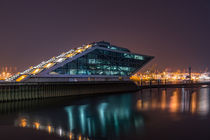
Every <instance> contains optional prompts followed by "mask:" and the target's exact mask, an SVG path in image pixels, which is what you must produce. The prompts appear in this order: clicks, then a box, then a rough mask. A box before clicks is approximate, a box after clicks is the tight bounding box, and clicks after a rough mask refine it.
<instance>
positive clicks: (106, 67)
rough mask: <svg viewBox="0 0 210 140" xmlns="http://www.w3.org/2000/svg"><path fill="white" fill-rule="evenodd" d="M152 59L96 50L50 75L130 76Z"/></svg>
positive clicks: (125, 53)
mask: <svg viewBox="0 0 210 140" xmlns="http://www.w3.org/2000/svg"><path fill="white" fill-rule="evenodd" d="M150 59H151V57H147V56H141V55H136V54H130V53H128V52H125V51H124V52H115V51H108V50H103V49H95V50H93V51H92V52H90V53H88V54H86V55H84V56H81V57H79V58H77V59H76V60H73V61H71V62H69V63H67V64H65V65H64V66H62V67H59V68H57V69H55V70H54V71H52V72H51V73H50V74H61V75H104V76H129V75H131V74H133V72H136V70H138V69H139V68H141V67H142V66H143V65H144V64H145V63H147V62H148V61H149V60H150Z"/></svg>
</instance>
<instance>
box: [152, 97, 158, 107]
mask: <svg viewBox="0 0 210 140" xmlns="http://www.w3.org/2000/svg"><path fill="white" fill-rule="evenodd" d="M157 105H158V103H157V98H156V97H155V94H152V109H156V108H158V106H157Z"/></svg>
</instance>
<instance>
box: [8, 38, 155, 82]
mask: <svg viewBox="0 0 210 140" xmlns="http://www.w3.org/2000/svg"><path fill="white" fill-rule="evenodd" d="M152 58H153V57H151V56H146V55H140V54H135V53H131V52H130V51H129V50H128V49H126V48H121V47H117V46H114V45H111V44H110V43H108V42H104V41H101V42H94V43H91V44H88V45H83V46H82V47H78V48H76V49H71V50H70V51H68V52H66V53H62V54H61V55H59V56H57V57H53V58H51V59H50V60H48V61H43V62H42V63H40V64H39V65H37V66H35V67H31V68H29V69H28V70H26V71H24V72H22V73H19V74H17V75H15V76H13V77H11V78H10V79H8V81H14V80H15V81H16V82H20V81H24V80H26V79H29V78H36V77H42V79H43V77H47V78H48V79H49V78H50V77H52V78H55V77H59V78H62V77H65V78H67V77H69V78H71V77H72V76H73V77H94V76H96V77H99V76H101V77H119V76H120V77H129V76H131V75H132V74H134V73H135V72H137V71H138V70H139V69H141V68H142V67H143V66H144V65H145V64H146V63H148V62H149V61H150V60H151V59H152Z"/></svg>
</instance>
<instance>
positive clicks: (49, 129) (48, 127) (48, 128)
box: [47, 125, 52, 133]
mask: <svg viewBox="0 0 210 140" xmlns="http://www.w3.org/2000/svg"><path fill="white" fill-rule="evenodd" d="M47 130H48V132H49V133H51V132H52V127H51V126H50V125H48V126H47Z"/></svg>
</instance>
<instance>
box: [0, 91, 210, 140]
mask: <svg viewBox="0 0 210 140" xmlns="http://www.w3.org/2000/svg"><path fill="white" fill-rule="evenodd" d="M209 107H210V90H209V88H206V87H203V88H196V89H185V88H178V89H152V90H150V89H148V90H142V91H139V92H137V93H124V94H115V95H102V96H94V97H83V98H81V97H80V98H73V99H72V98H63V99H56V100H55V99H50V100H49V99H45V100H34V101H24V102H11V103H1V104H0V112H1V115H0V139H1V140H2V139H30V140H33V139H39V140H40V139H51V140H53V139H72V140H73V139H77V140H88V139H89V140H91V139H93V140H124V139H125V140H140V139H141V140H154V139H158V140H182V139H183V140H186V139H191V140H209V139H210V116H209Z"/></svg>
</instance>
